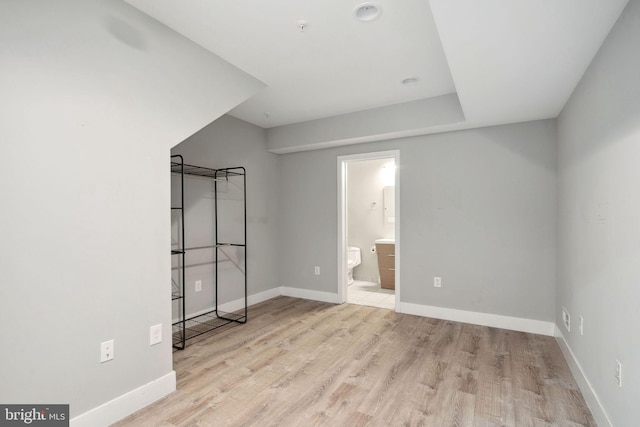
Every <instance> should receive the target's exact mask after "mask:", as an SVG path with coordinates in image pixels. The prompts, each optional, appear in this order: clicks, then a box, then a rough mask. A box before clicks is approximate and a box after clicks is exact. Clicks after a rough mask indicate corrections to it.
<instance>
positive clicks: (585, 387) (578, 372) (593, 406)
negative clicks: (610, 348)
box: [555, 327, 613, 427]
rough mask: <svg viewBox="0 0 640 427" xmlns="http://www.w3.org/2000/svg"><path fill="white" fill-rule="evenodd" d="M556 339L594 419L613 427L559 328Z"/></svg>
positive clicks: (602, 426)
mask: <svg viewBox="0 0 640 427" xmlns="http://www.w3.org/2000/svg"><path fill="white" fill-rule="evenodd" d="M555 337H556V341H557V342H558V345H559V346H560V350H562V354H563V355H564V358H565V360H566V361H567V364H568V365H569V369H570V370H571V373H572V374H573V377H574V378H575V380H576V383H577V384H578V387H579V388H580V391H581V392H582V396H583V397H584V400H585V401H586V402H587V406H588V407H589V409H590V410H591V415H593V418H594V419H595V420H596V424H597V425H599V426H601V427H605V426H608V427H613V424H612V423H611V420H610V419H609V417H608V416H607V412H606V411H605V410H604V407H603V406H602V403H601V402H600V399H599V398H598V395H597V394H596V392H595V390H594V389H593V387H592V386H591V383H590V382H589V380H588V379H587V376H586V375H585V374H584V371H583V370H582V366H580V363H579V362H578V359H577V358H576V355H575V354H573V351H572V350H571V347H569V344H568V343H567V341H566V340H565V339H564V335H563V334H562V330H561V329H560V328H559V327H556V334H555Z"/></svg>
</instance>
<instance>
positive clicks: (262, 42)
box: [126, 0, 628, 128]
mask: <svg viewBox="0 0 640 427" xmlns="http://www.w3.org/2000/svg"><path fill="white" fill-rule="evenodd" d="M126 1H127V2H128V3H130V4H132V5H133V6H135V7H137V8H139V9H140V10H142V11H143V12H145V13H147V14H149V15H151V16H152V17H154V18H156V19H157V20H159V21H160V22H162V23H164V24H166V25H167V26H169V27H171V28H173V29H174V30H176V31H178V32H179V33H181V34H183V35H185V36H186V37H188V38H190V39H191V40H193V41H195V42H196V43H198V44H200V45H202V46H203V47H205V48H207V49H208V50H210V51H212V52H213V53H215V54H217V55H218V56H220V57H222V58H223V59H225V60H227V61H228V62H230V63H232V64H233V65H235V66H236V67H238V68H240V69H242V70H244V71H245V72H247V73H249V74H251V75H252V76H254V77H255V78H257V79H259V80H261V81H262V82H264V83H265V84H266V85H267V87H266V89H264V90H263V91H262V92H260V93H259V94H258V95H256V96H254V97H253V98H251V99H249V100H248V101H246V102H244V103H243V104H241V105H239V106H238V107H237V108H235V109H234V110H232V111H231V112H230V114H231V115H233V116H236V117H238V118H241V119H243V120H246V121H248V122H251V123H254V124H256V125H258V126H261V127H264V128H271V127H275V126H281V125H287V124H291V123H298V122H303V121H308V120H314V119H319V118H326V117H331V116H336V115H340V114H345V113H351V112H356V111H362V110H368V109H373V108H378V107H383V106H388V105H393V104H400V103H405V102H409V101H415V100H419V99H425V98H431V97H436V96H439V95H444V94H448V93H454V92H457V95H458V98H459V100H460V104H461V106H462V110H463V112H464V115H465V118H466V120H467V121H469V122H473V123H478V124H482V125H487V124H498V123H509V122H518V121H526V120H535V119H542V118H551V117H556V116H557V115H558V113H559V112H560V110H561V109H562V107H563V105H564V104H565V102H566V101H567V99H568V97H569V96H570V94H571V92H572V91H573V89H574V88H575V86H576V84H577V83H578V81H579V80H580V77H581V76H582V74H583V73H584V71H585V70H586V68H587V66H588V64H589V63H590V61H591V59H592V58H593V56H594V55H595V53H596V52H597V50H598V48H599V47H600V45H601V43H602V42H603V40H604V39H605V38H606V35H607V34H608V33H609V30H610V29H611V27H612V26H613V24H614V23H615V20H616V19H617V17H618V16H619V14H620V12H621V11H622V9H623V8H624V6H625V5H626V4H627V2H628V0H431V1H429V0H395V1H389V0H371V1H373V2H375V3H377V4H379V5H380V6H381V7H382V14H381V15H380V17H379V18H378V19H376V20H374V21H372V22H359V21H357V20H355V19H354V17H353V14H352V13H353V10H354V8H355V6H356V5H358V4H359V3H361V2H359V1H355V0H322V1H317V0H316V1H310V0H270V1H259V0H234V1H227V0H224V1H223V0H188V1H185V0H126ZM363 1H364V0H363ZM301 20H303V21H305V22H306V27H305V30H304V31H302V32H301V31H300V30H299V28H298V23H299V21H301ZM407 77H419V78H420V81H419V83H418V84H416V85H413V86H403V85H402V84H401V81H402V80H403V79H404V78H407Z"/></svg>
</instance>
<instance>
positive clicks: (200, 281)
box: [196, 280, 202, 292]
mask: <svg viewBox="0 0 640 427" xmlns="http://www.w3.org/2000/svg"><path fill="white" fill-rule="evenodd" d="M201 290H202V280H196V292H200V291H201Z"/></svg>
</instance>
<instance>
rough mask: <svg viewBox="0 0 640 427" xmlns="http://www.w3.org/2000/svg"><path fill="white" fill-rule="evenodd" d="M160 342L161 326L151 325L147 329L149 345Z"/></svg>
mask: <svg viewBox="0 0 640 427" xmlns="http://www.w3.org/2000/svg"><path fill="white" fill-rule="evenodd" d="M161 342H162V324H161V323H159V324H157V325H153V326H152V327H151V328H149V345H155V344H160V343H161Z"/></svg>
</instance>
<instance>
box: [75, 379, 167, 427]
mask: <svg viewBox="0 0 640 427" xmlns="http://www.w3.org/2000/svg"><path fill="white" fill-rule="evenodd" d="M175 389H176V372H175V371H171V372H170V373H168V374H166V375H164V376H162V377H160V378H158V379H156V380H154V381H151V382H150V383H147V384H145V385H143V386H141V387H138V388H136V389H135V390H131V391H130V392H128V393H125V394H123V395H121V396H118V397H116V398H115V399H113V400H110V401H109V402H106V403H103V404H102V405H100V406H98V407H96V408H93V409H91V410H90V411H87V412H85V413H84V414H80V415H78V416H77V417H74V418H72V419H71V421H70V426H71V427H102V426H105V427H106V426H108V425H111V424H113V423H115V422H116V421H118V420H121V419H122V418H124V417H126V416H128V415H131V414H133V413H134V412H136V411H137V410H139V409H142V408H144V407H145V406H147V405H150V404H152V403H153V402H155V401H156V400H159V399H161V398H163V397H164V396H166V395H168V394H170V393H172V392H173V391H175Z"/></svg>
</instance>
